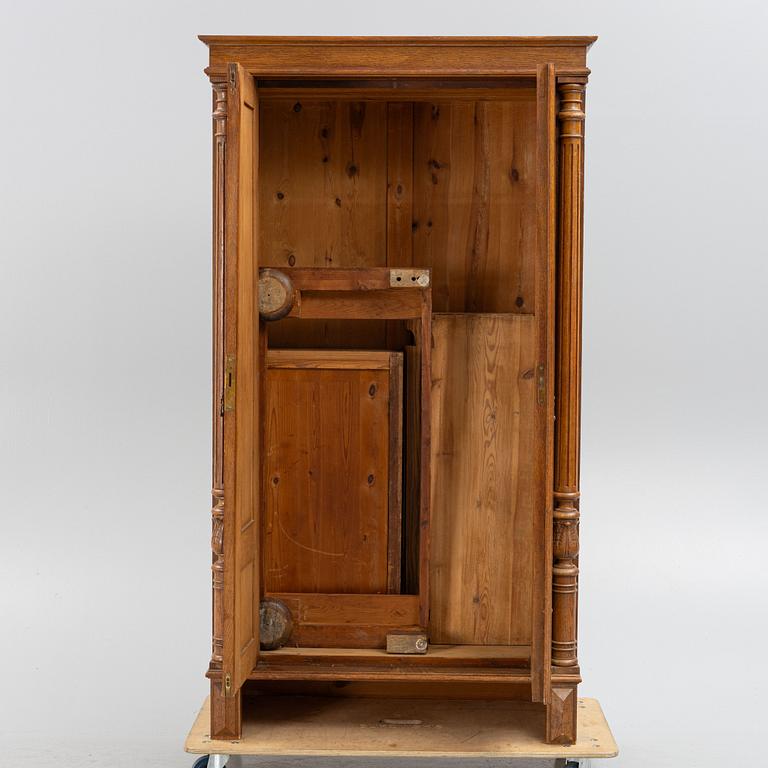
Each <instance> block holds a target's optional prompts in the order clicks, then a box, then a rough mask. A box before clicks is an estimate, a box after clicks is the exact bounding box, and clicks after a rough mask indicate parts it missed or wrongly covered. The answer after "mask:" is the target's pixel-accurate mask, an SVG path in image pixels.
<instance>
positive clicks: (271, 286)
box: [259, 268, 296, 320]
mask: <svg viewBox="0 0 768 768" xmlns="http://www.w3.org/2000/svg"><path fill="white" fill-rule="evenodd" d="M295 300H296V291H295V290H294V287H293V283H292V282H291V279H290V278H289V277H288V276H287V275H286V274H284V273H283V272H280V271H279V270H277V269H269V268H267V269H260V270H259V314H260V315H261V316H262V317H263V318H264V319H265V320H280V319H281V318H283V317H285V316H286V315H287V314H288V313H289V312H290V311H291V309H293V305H294V302H295Z"/></svg>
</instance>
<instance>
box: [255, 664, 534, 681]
mask: <svg viewBox="0 0 768 768" xmlns="http://www.w3.org/2000/svg"><path fill="white" fill-rule="evenodd" d="M248 679H249V680H344V681H353V680H367V681H377V680H380V681H388V682H414V681H416V680H418V679H423V680H425V681H429V682H434V683H440V682H443V683H459V682H464V683H472V682H478V683H530V682H531V675H530V671H529V670H528V669H527V668H525V669H523V668H515V667H507V668H501V669H500V668H485V669H484V668H482V667H455V666H443V667H440V666H434V665H418V664H400V665H398V666H391V667H390V666H380V667H375V666H370V667H367V668H366V667H365V666H364V665H361V664H353V663H352V662H348V663H346V664H335V663H327V664H306V665H297V664H290V663H288V664H281V663H270V662H269V661H260V662H259V663H258V664H257V665H256V668H255V669H254V670H253V671H252V672H251V674H250V675H248Z"/></svg>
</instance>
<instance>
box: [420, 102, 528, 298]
mask: <svg viewBox="0 0 768 768" xmlns="http://www.w3.org/2000/svg"><path fill="white" fill-rule="evenodd" d="M526 93H527V94H528V95H529V98H528V99H527V100H526V101H520V102H490V101H477V102H434V103H421V104H415V105H414V107H413V109H414V141H413V153H414V156H413V169H414V172H413V177H414V178H413V184H414V202H413V263H414V264H416V265H418V266H428V267H431V268H432V306H433V308H434V311H435V312H533V310H534V302H533V298H534V297H533V277H534V271H533V270H534V260H533V259H534V254H535V250H534V246H535V242H536V240H535V238H536V198H535V194H534V190H535V169H536V165H535V160H536V156H535V146H536V145H535V135H536V102H535V91H533V90H529V91H526Z"/></svg>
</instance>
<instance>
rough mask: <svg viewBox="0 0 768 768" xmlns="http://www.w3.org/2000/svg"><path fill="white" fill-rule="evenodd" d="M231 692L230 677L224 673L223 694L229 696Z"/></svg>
mask: <svg viewBox="0 0 768 768" xmlns="http://www.w3.org/2000/svg"><path fill="white" fill-rule="evenodd" d="M231 693H232V677H231V675H224V695H225V696H229V695H230V694H231Z"/></svg>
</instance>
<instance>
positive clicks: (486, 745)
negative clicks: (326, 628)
mask: <svg viewBox="0 0 768 768" xmlns="http://www.w3.org/2000/svg"><path fill="white" fill-rule="evenodd" d="M245 712H246V714H245V719H244V721H243V735H242V738H241V739H240V740H237V741H225V740H217V739H212V738H211V736H210V703H209V701H208V700H206V701H205V704H204V705H203V708H202V709H201V710H200V714H199V715H198V716H197V719H196V720H195V724H194V725H193V726H192V730H191V731H190V733H189V736H188V737H187V741H186V744H185V749H186V751H187V752H189V753H192V754H195V755H204V756H205V757H204V758H203V759H200V760H199V761H198V763H196V764H195V765H196V766H199V768H204V766H206V765H210V766H211V768H214V767H215V768H219V766H223V765H224V764H225V763H226V762H227V758H228V757H235V756H238V757H241V758H242V757H246V756H271V757H278V756H282V757H284V756H294V757H297V758H300V757H332V758H342V757H345V758H355V757H357V758H362V757H388V758H448V757H450V758H462V759H470V758H514V759H522V758H532V759H542V760H546V759H549V760H552V761H553V763H554V764H555V765H559V766H566V765H568V766H583V765H587V764H588V761H589V760H590V759H592V758H607V757H615V756H616V755H617V754H618V748H617V746H616V742H615V741H614V739H613V736H612V734H611V731H610V728H609V727H608V723H607V722H606V720H605V717H604V715H603V711H602V709H601V708H600V704H599V703H598V702H597V700H596V699H579V702H578V706H577V713H578V733H579V737H578V739H577V741H576V743H575V744H573V745H572V746H568V747H563V746H561V745H555V744H546V743H544V742H542V739H541V729H542V727H543V723H542V719H543V717H544V713H543V711H542V710H541V708H535V707H532V706H531V705H530V704H528V705H526V704H524V703H520V702H517V703H515V702H508V701H507V702H504V701H495V702H478V701H475V702H456V701H414V700H405V701H404V700H396V699H390V700H387V701H384V700H381V699H360V700H354V699H349V698H344V699H332V700H329V699H317V698H311V697H302V698H286V697H279V698H274V699H270V698H265V699H264V700H263V701H260V702H258V703H255V704H254V705H253V706H251V707H246V710H245ZM209 756H210V760H209V759H208V758H209ZM236 764H239V763H236V762H235V761H233V762H232V763H231V765H232V766H234V765H236ZM396 764H397V765H401V764H402V763H401V761H399V760H398V761H397V762H396Z"/></svg>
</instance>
